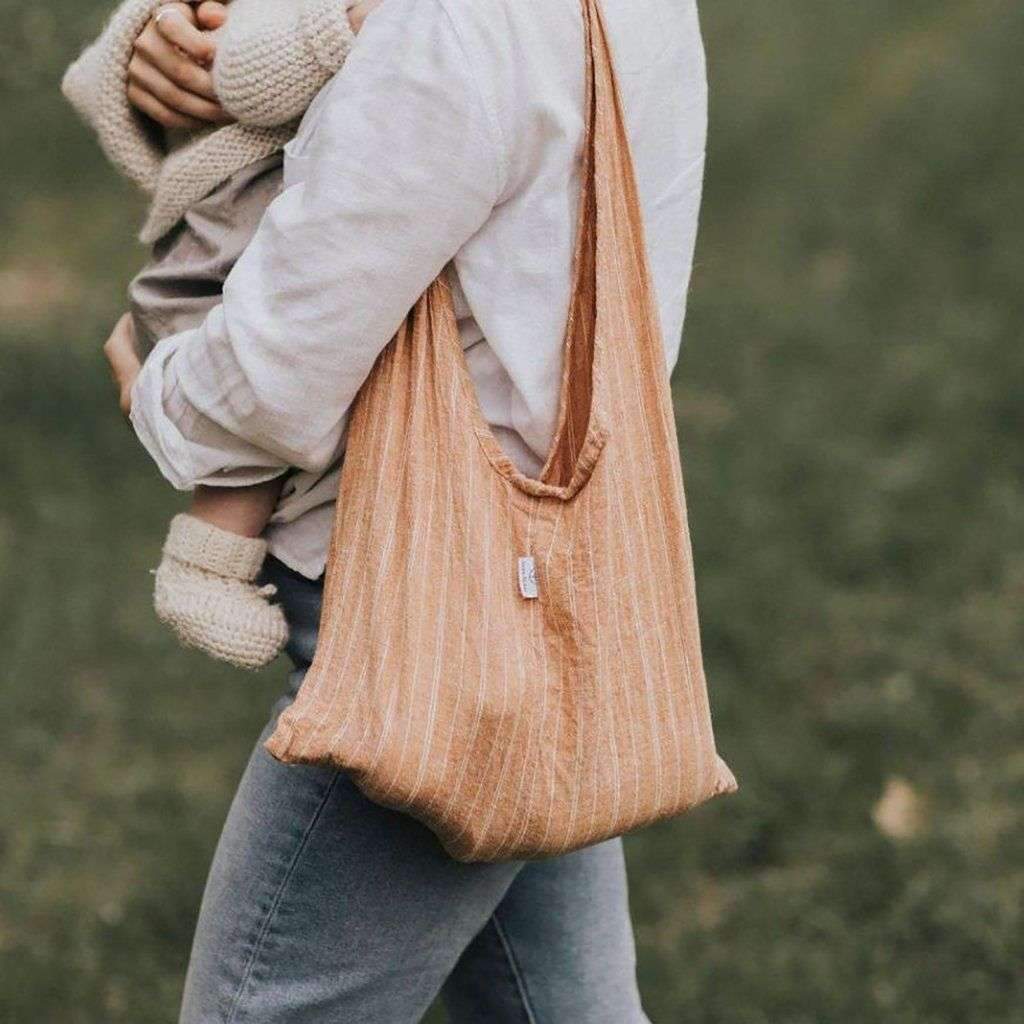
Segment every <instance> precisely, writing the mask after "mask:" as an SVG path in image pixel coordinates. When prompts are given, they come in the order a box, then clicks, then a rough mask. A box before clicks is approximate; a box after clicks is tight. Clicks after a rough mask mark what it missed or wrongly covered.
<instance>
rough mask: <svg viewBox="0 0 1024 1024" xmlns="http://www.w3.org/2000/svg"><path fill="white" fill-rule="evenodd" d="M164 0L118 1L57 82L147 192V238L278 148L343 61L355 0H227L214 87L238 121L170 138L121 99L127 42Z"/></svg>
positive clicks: (107, 150) (122, 167) (109, 153)
mask: <svg viewBox="0 0 1024 1024" xmlns="http://www.w3.org/2000/svg"><path fill="white" fill-rule="evenodd" d="M165 2H166V0H124V2H123V3H122V4H121V5H120V6H119V7H118V8H117V9H116V10H115V11H114V14H113V16H112V17H111V19H110V21H109V22H108V23H107V25H106V28H105V29H104V30H103V32H102V34H101V35H100V37H99V38H98V39H97V40H96V41H95V42H94V43H92V44H91V45H90V46H89V47H88V48H87V49H86V50H85V51H84V52H83V53H82V55H81V56H80V57H79V58H78V59H77V60H76V61H75V62H74V63H73V64H72V65H71V66H70V67H69V68H68V70H67V72H66V73H65V75H64V79H63V82H62V83H61V88H62V90H63V92H64V95H65V96H66V97H67V98H68V100H69V101H70V102H71V104H72V105H73V106H74V107H75V109H76V110H77V111H78V113H79V114H80V115H81V117H82V118H83V119H84V120H85V121H86V122H87V123H88V124H89V125H90V126H91V127H92V128H93V129H94V130H95V132H96V134H97V136H98V138H99V142H100V145H101V146H102V148H103V150H104V152H105V153H106V155H107V157H108V158H109V159H110V160H111V162H112V163H113V164H114V165H115V167H117V168H118V170H120V171H121V172H122V173H123V174H125V175H126V176H127V177H128V178H130V179H131V180H132V181H134V182H135V183H136V184H137V185H139V186H140V187H141V188H142V189H143V190H144V191H146V192H147V193H149V194H150V195H151V196H152V200H151V203H150V207H149V212H148V215H147V217H146V222H145V224H144V225H143V227H142V230H141V232H140V233H139V238H140V239H141V240H142V241H143V242H147V243H148V242H154V241H156V240H157V239H158V238H160V237H161V236H162V235H163V234H165V233H166V232H167V231H168V230H170V228H172V227H173V226H174V225H175V224H176V223H177V222H178V220H179V219H180V218H181V217H182V215H183V214H184V213H185V211H186V210H187V209H188V208H189V207H190V206H191V205H192V204H193V203H195V202H197V201H198V200H200V199H202V198H203V196H205V195H207V194H208V193H209V192H210V191H211V190H212V189H213V188H215V187H216V186H217V185H219V184H220V183H221V182H223V181H226V180H227V179H228V178H230V177H231V175H232V174H234V173H235V172H236V171H237V170H240V169H241V168H242V167H245V166H246V165H247V164H250V163H252V162H254V161H256V160H261V159H263V158H264V157H267V156H270V154H272V153H275V152H277V151H278V150H279V149H281V148H282V147H283V146H284V144H285V143H286V142H287V141H288V140H289V139H290V138H291V137H292V136H293V135H294V134H295V129H296V127H297V125H298V121H299V118H301V116H302V114H303V112H304V111H305V109H306V107H307V106H308V105H309V103H310V101H311V100H312V99H313V97H314V96H315V95H316V94H317V92H319V90H320V89H321V88H322V87H323V85H324V84H325V83H326V82H327V81H328V80H329V79H330V78H331V76H332V75H334V73H335V72H336V71H337V70H338V69H339V68H340V67H341V65H342V64H343V63H344V61H345V58H346V56H347V55H348V52H349V49H350V48H351V46H352V42H353V39H354V36H353V33H352V28H351V26H350V24H349V20H348V9H349V7H351V6H353V5H354V3H355V2H356V0H233V2H232V3H231V12H230V16H229V18H228V21H227V24H226V25H225V26H224V28H223V29H221V30H220V32H219V34H218V40H217V56H216V58H215V60H214V66H213V79H214V88H215V89H216V92H217V96H218V98H219V99H220V102H221V105H222V106H223V107H224V109H225V110H226V111H227V112H228V113H229V114H231V115H233V116H234V117H236V118H237V119H238V120H237V123H235V124H230V125H226V126H224V127H217V128H209V129H204V130H202V131H199V132H195V133H192V134H189V135H186V136H184V138H183V139H182V140H181V141H180V142H177V143H175V142H172V141H171V140H169V138H168V137H167V136H166V135H165V134H164V133H163V132H162V131H160V130H159V129H156V128H155V126H154V125H152V124H151V123H150V122H148V120H147V119H146V118H144V117H142V116H141V115H140V114H139V113H138V112H137V111H136V110H135V109H134V108H133V107H132V106H131V105H130V104H129V103H128V99H127V95H126V86H127V75H128V63H129V61H130V60H131V56H132V44H133V43H134V41H135V39H136V38H137V36H138V35H139V33H140V32H141V31H142V29H143V28H144V27H145V25H146V23H147V22H148V21H149V19H150V18H151V17H152V16H153V14H154V13H155V11H156V9H157V8H158V7H160V6H161V5H162V4H163V3H165Z"/></svg>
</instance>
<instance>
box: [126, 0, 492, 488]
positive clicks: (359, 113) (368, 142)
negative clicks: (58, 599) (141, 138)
mask: <svg viewBox="0 0 1024 1024" xmlns="http://www.w3.org/2000/svg"><path fill="white" fill-rule="evenodd" d="M504 175H505V159H504V155H503V153H502V151H501V145H500V131H499V129H498V126H497V122H496V120H495V119H494V117H493V115H492V113H491V112H490V110H489V109H488V107H487V105H486V103H485V100H484V98H483V94H482V92H481V91H480V89H479V88H478V83H477V81H476V79H475V76H474V63H473V61H472V60H471V59H470V56H469V54H467V52H466V48H465V47H464V46H463V44H462V41H461V40H460V38H459V35H458V32H457V30H456V27H455V26H454V24H453V23H452V21H451V20H450V18H449V16H448V14H447V12H446V10H445V7H444V4H443V2H442V0H387V3H385V4H383V5H382V6H381V7H380V8H379V9H378V10H377V11H375V12H374V13H373V15H372V16H371V17H370V18H368V19H367V22H366V24H365V26H364V28H363V31H362V33H361V34H360V37H359V39H358V41H357V44H356V45H355V47H354V48H353V50H352V53H351V56H350V57H349V60H348V61H347V63H346V65H345V67H344V68H343V69H342V70H341V72H339V74H338V75H337V76H335V78H334V79H333V80H332V81H331V82H330V83H329V84H328V85H327V86H326V87H325V91H324V93H322V94H321V96H320V97H318V99H317V100H316V101H315V102H314V104H313V107H312V108H311V109H310V111H309V112H308V113H307V117H306V119H305V121H304V123H303V125H302V127H301V128H300V131H299V134H298V135H297V136H296V139H295V141H294V142H293V143H292V144H290V146H289V147H288V149H287V150H286V155H285V188H284V190H283V192H282V193H281V195H280V196H279V197H278V198H277V199H275V200H274V202H272V203H271V204H270V206H269V207H268V209H267V211H266V213H265V215H264V217H263V220H262V221H261V223H260V226H259V228H258V229H257V231H256V234H255V236H254V237H253V240H252V242H251V244H250V245H249V248H248V249H247V250H246V251H245V253H244V254H243V255H242V257H241V258H240V259H239V260H238V262H237V263H236V265H235V267H234V268H233V270H232V271H231V273H230V274H229V275H228V277H227V279H226V281H225V284H224V293H223V300H222V302H221V304H220V305H217V306H215V307H214V308H213V309H212V310H211V311H210V313H209V314H208V315H207V317H206V319H205V321H204V322H203V323H202V324H201V325H200V326H199V327H197V328H195V329H194V330H189V331H184V332H182V333H179V334H175V335H172V336H171V337H169V338H165V339H164V340H163V341H161V342H160V343H159V344H158V345H157V346H156V347H155V348H154V350H153V352H152V354H151V355H150V357H149V359H147V361H146V363H145V364H144V366H143V369H142V371H141V373H140V374H139V377H138V379H137V381H136V383H135V386H134V389H133V392H132V416H131V419H132V423H133V425H134V427H135V430H136V432H137V434H138V436H139V438H140V440H141V441H142V443H143V444H144V445H145V447H146V449H147V451H148V452H149V453H150V455H151V456H152V457H153V459H154V461H155V462H156V463H157V465H158V466H159V468H160V470H161V472H162V473H163V474H164V476H165V477H166V478H167V479H168V480H169V481H170V482H171V483H172V484H174V486H176V487H178V488H181V489H187V488H190V487H192V486H194V485H195V484H197V483H211V484H217V483H220V484H239V483H255V482H258V481H259V480H261V479H269V478H270V477H273V476H275V475H278V474H280V473H281V472H283V471H284V470H285V469H286V468H287V467H289V466H296V467H298V468H300V469H303V470H306V471H308V472H312V473H318V472H322V471H323V470H324V469H326V468H327V467H328V466H329V465H330V464H331V463H332V462H333V461H334V460H335V459H336V458H337V455H338V452H339V449H340V447H341V444H342V441H343V435H344V429H345V423H346V419H347V414H348V410H349V407H350V406H351V403H352V400H353V399H354V398H355V395H356V393H357V391H358V390H359V388H360V386H361V385H362V383H363V381H364V380H365V379H366V377H367V375H368V374H369V372H370V370H371V369H372V367H373V364H374V362H375V360H376V359H377V356H378V355H379V354H380V352H381V351H382V350H383V348H384V347H385V346H386V345H387V343H388V341H389V340H390V339H391V338H392V337H393V336H394V334H395V332H396V331H397V329H398V327H399V326H400V324H401V322H402V320H403V319H404V317H405V316H406V314H407V313H408V311H409V310H410V309H411V308H412V306H413V305H414V304H415V302H416V300H417V298H418V297H419V296H420V295H421V294H422V292H423V291H424V289H425V288H426V287H427V286H428V285H429V284H430V282H431V281H432V280H433V279H434V278H435V277H436V276H437V275H438V274H439V273H440V272H441V270H442V269H443V268H444V266H445V264H446V263H447V262H448V261H449V260H450V259H451V258H452V257H453V256H454V255H455V254H456V252H458V250H459V249H460V248H461V246H462V245H463V244H464V243H465V242H466V240H468V239H469V238H471V237H472V236H473V234H474V233H475V232H476V231H477V230H478V228H479V227H480V226H481V225H482V224H483V223H484V221H485V220H486V219H487V218H488V216H489V214H490V213H491V210H492V209H493V208H494V206H495V204H496V203H497V201H498V198H499V196H500V195H501V192H502V189H503V187H504Z"/></svg>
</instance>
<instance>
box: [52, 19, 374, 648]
mask: <svg viewBox="0 0 1024 1024" xmlns="http://www.w3.org/2000/svg"><path fill="white" fill-rule="evenodd" d="M356 6H357V0H233V2H232V3H231V6H230V8H229V17H228V19H227V23H226V25H224V27H223V28H221V29H219V30H218V31H217V32H216V35H217V48H216V58H215V60H214V63H213V69H212V73H213V81H214V86H215V90H216V93H217V98H218V100H219V101H220V104H221V106H222V107H223V108H224V110H225V111H227V113H228V114H230V115H232V116H233V117H234V118H236V123H233V124H228V125H225V126H219V127H217V126H207V127H204V128H203V129H200V130H197V131H195V132H191V133H188V132H183V131H173V132H172V131H166V132H165V131H162V130H159V129H157V128H156V126H155V125H154V124H153V123H150V122H148V121H147V120H146V119H144V118H142V117H141V116H140V115H139V114H138V113H137V112H136V111H135V110H134V108H132V107H131V106H130V104H129V103H128V99H127V75H128V63H129V61H130V60H131V56H132V49H133V44H134V42H135V40H136V38H137V37H138V36H139V34H140V33H141V32H142V30H143V29H144V28H145V26H146V25H147V24H148V23H149V21H150V19H151V18H152V17H154V16H156V17H158V18H161V19H163V18H166V17H173V18H182V19H186V18H188V14H187V13H186V12H185V11H184V10H183V9H182V7H181V5H180V4H174V5H171V4H170V3H169V2H168V0H125V2H124V3H122V5H121V6H120V7H119V8H117V10H116V11H115V12H114V15H113V16H112V18H111V20H110V21H109V22H108V24H107V26H106V28H105V29H104V31H103V33H102V34H101V36H100V37H99V39H97V40H96V41H95V42H94V43H93V44H92V45H91V46H89V47H88V48H87V49H86V50H85V52H84V53H83V54H82V55H81V57H79V58H78V60H77V61H75V62H74V64H72V65H71V67H70V68H69V69H68V71H67V72H66V74H65V76H64V80H63V83H62V89H63V91H64V95H65V96H66V97H67V98H68V99H69V100H70V102H71V103H72V105H73V106H74V107H75V109H76V110H77V111H78V112H79V114H80V115H81V116H82V117H83V118H84V119H85V120H86V122H87V123H88V124H89V125H90V126H91V127H92V128H93V129H94V130H95V131H96V133H97V136H98V138H99V142H100V144H101V146H102V147H103V149H104V152H105V153H106V155H107V156H108V157H109V158H110V160H111V162H112V163H113V164H114V165H115V166H116V167H117V168H118V169H119V170H120V171H121V172H122V173H124V174H126V175H127V176H128V177H130V178H131V179H132V180H134V181H135V182H136V183H137V184H139V185H140V186H141V187H142V188H143V189H145V190H146V191H147V192H148V193H149V194H150V195H151V197H152V201H151V204H150V207H149V212H148V216H147V219H146V222H145V225H144V226H143V228H142V230H141V232H140V235H139V237H140V239H141V240H142V241H143V242H146V243H150V244H152V252H151V257H150V260H149V262H148V263H147V264H146V265H145V266H144V267H143V269H142V270H141V271H140V273H139V274H138V275H137V276H136V277H135V278H134V280H132V282H131V283H130V285H129V288H128V295H129V304H130V309H131V326H132V329H133V330H134V335H135V340H136V345H137V348H138V350H139V354H140V357H141V358H145V356H146V355H147V354H148V352H149V351H150V350H151V349H152V347H153V346H154V345H155V344H156V342H158V341H159V340H161V339H162V338H164V337H167V336H169V335H171V334H176V333H178V332H180V331H183V330H187V329H189V328H191V327H195V326H197V325H199V324H200V323H201V322H202V321H203V319H204V318H205V316H206V314H207V312H208V311H209V310H210V309H212V308H213V307H214V306H215V305H217V303H218V302H219V301H220V296H221V291H222V287H223V283H224V279H225V278H226V277H227V274H228V272H229V271H230V270H231V267H232V266H233V265H234V263H235V261H236V260H237V259H238V257H239V256H240V255H241V253H242V251H243V250H244V249H245V247H246V246H247V245H248V243H249V241H250V240H251V238H252V236H253V234H254V232H255V230H256V227H257V225H258V224H259V221H260V218H261V217H262V214H263V211H264V210H265V209H266V207H267V205H268V204H269V203H270V202H271V200H273V199H274V197H275V196H276V195H277V194H278V192H279V191H280V189H281V183H282V165H283V156H282V150H283V147H284V145H285V143H286V142H287V141H288V140H289V139H290V138H291V137H292V136H293V135H294V133H295V129H296V128H297V126H298V121H299V120H300V118H301V116H302V114H303V113H304V112H305V110H306V108H307V107H308V105H309V103H310V102H311V101H312V99H313V98H314V96H316V94H317V93H318V92H319V91H320V89H321V87H322V86H323V85H324V84H325V83H326V82H327V81H328V80H329V79H330V78H331V77H332V76H333V75H334V73H335V72H336V71H337V70H338V69H339V68H340V67H341V65H342V63H343V62H344V60H345V58H346V56H347V55H348V52H349V49H350V48H351V45H352V42H353V38H354V36H353V27H352V25H351V24H350V20H349V13H348V12H349V10H350V9H351V8H355V7H356ZM358 6H359V7H360V8H365V7H366V6H367V5H366V4H365V3H364V4H359V5H358ZM161 7H164V8H165V10H161V9H160V8H161ZM191 20H194V19H191ZM283 481H284V478H283V477H278V478H275V479H273V480H269V481H267V482H265V483H259V484H256V485H253V486H246V487H232V486H223V487H222V486H217V487H208V486H199V487H196V488H195V491H194V494H193V497H192V504H191V508H190V510H189V511H188V512H186V513H182V514H180V515H177V516H175V517H174V519H173V520H172V521H171V526H170V530H169V533H168V536H167V539H166V541H165V543H164V548H163V559H162V561H161V563H160V566H159V568H158V569H157V570H156V585H155V595H154V600H155V605H156V611H157V615H158V616H159V617H160V619H161V620H162V621H164V622H166V623H167V624H168V625H169V626H170V627H171V629H172V630H173V631H174V632H175V633H176V635H177V636H178V638H179V639H180V640H181V642H182V643H184V644H186V645H187V646H190V647H196V648H198V649H200V650H202V651H205V652H206V653H208V654H210V655H212V656H213V657H215V658H219V659H221V660H224V661H228V662H231V663H232V664H235V665H239V666H241V667H244V668H258V667H260V666H262V665H265V664H267V663H268V662H269V661H271V660H272V659H273V658H274V657H276V656H277V654H278V653H279V652H280V650H281V648H282V647H283V646H284V644H285V642H286V640H287V638H288V628H287V625H286V623H285V620H284V615H283V613H282V611H281V609H280V607H279V606H278V605H276V604H273V603H271V602H270V601H269V598H270V597H272V596H273V594H274V588H273V586H267V587H260V586H259V585H258V583H257V576H258V574H259V571H260V568H261V566H262V564H263V560H264V557H265V556H266V552H267V544H266V541H265V540H264V539H262V537H261V534H262V533H263V531H264V529H265V528H266V526H267V523H268V521H269V520H270V517H271V515H272V514H273V512H274V510H275V507H276V505H277V503H278V500H279V498H280V496H281V490H282V486H283Z"/></svg>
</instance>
